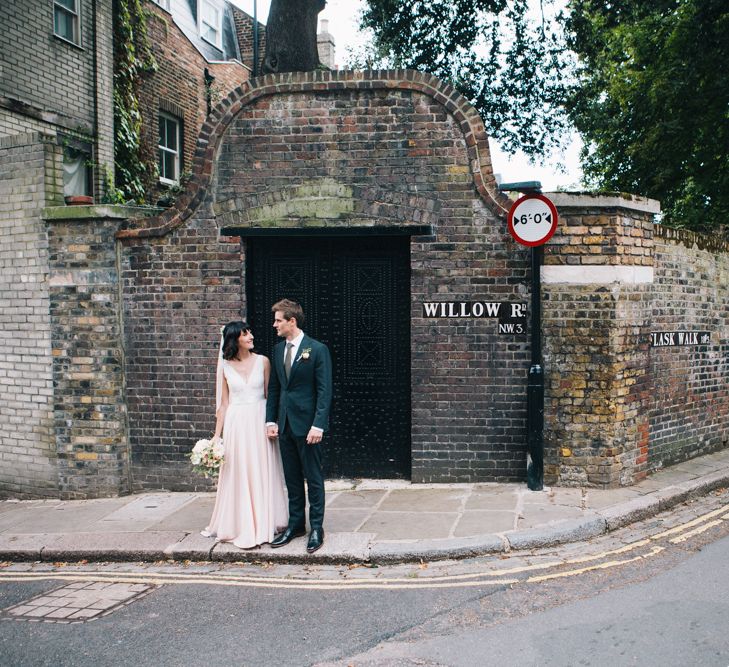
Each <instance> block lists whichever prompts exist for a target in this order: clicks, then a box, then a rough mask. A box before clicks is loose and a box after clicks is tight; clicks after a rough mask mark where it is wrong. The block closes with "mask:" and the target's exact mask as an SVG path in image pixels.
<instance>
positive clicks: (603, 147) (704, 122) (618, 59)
mask: <svg viewBox="0 0 729 667" xmlns="http://www.w3.org/2000/svg"><path fill="white" fill-rule="evenodd" d="M570 9H571V15H570V17H569V18H568V20H567V23H566V25H567V28H568V31H569V35H570V37H569V46H570V47H571V48H572V49H573V50H574V51H575V52H576V53H577V54H578V55H579V56H580V58H581V67H580V71H579V82H580V85H579V86H577V87H576V88H575V89H574V91H573V95H572V98H571V107H572V117H573V119H574V123H575V125H576V127H577V129H578V130H579V131H580V132H581V134H582V136H583V138H584V139H585V144H586V147H585V153H584V156H583V159H584V165H583V166H584V169H585V174H586V176H587V177H588V179H589V180H590V182H591V183H592V184H593V185H596V186H598V187H601V188H606V189H614V190H623V191H627V192H635V193H639V194H643V195H646V196H649V197H653V198H656V199H659V200H661V203H662V208H663V211H664V223H665V224H669V225H673V226H679V227H688V228H691V229H694V230H697V231H708V230H711V229H716V228H717V226H719V225H721V224H726V223H727V221H728V220H729V76H727V73H726V70H725V69H724V68H725V67H726V63H727V62H728V61H729V4H727V2H726V0H621V1H620V2H611V3H606V2H603V1H602V0H573V1H572V2H571V5H570Z"/></svg>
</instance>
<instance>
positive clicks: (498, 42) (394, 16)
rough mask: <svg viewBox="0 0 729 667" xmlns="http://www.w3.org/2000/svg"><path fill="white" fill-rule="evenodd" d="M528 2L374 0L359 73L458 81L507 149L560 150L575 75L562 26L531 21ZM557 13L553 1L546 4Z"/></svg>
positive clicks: (546, 19)
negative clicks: (407, 72) (417, 73)
mask: <svg viewBox="0 0 729 667" xmlns="http://www.w3.org/2000/svg"><path fill="white" fill-rule="evenodd" d="M528 4H529V3H528V0H414V1H413V2H400V1H399V0H367V6H366V8H365V9H364V12H363V14H362V17H361V27H362V28H363V29H365V30H369V31H371V34H372V35H373V44H372V45H371V46H369V47H368V48H367V51H366V52H364V53H362V54H359V55H355V56H354V58H353V59H352V61H351V62H350V65H351V66H354V67H367V68H381V67H407V68H412V69H417V70H421V71H425V72H430V73H432V74H434V75H436V76H437V77H439V78H440V79H443V80H445V81H449V82H451V83H452V84H453V85H454V86H455V87H456V88H457V89H458V90H459V92H461V93H462V94H463V95H464V96H465V97H466V98H468V99H469V100H470V101H471V103H472V104H473V105H474V106H475V107H476V108H477V109H478V111H479V112H480V114H481V116H482V118H483V119H484V123H485V124H486V128H487V130H488V132H489V134H490V135H491V136H492V137H494V138H495V139H497V140H499V142H500V143H501V145H502V146H503V147H504V148H505V149H506V150H508V151H511V152H515V151H516V150H519V149H521V150H523V151H524V152H525V153H527V154H528V155H532V156H534V155H539V154H543V153H545V152H546V151H547V150H548V149H549V148H552V147H554V146H556V145H558V144H559V142H560V140H561V138H562V136H563V134H564V131H565V129H566V128H567V123H568V121H567V118H566V114H565V113H564V110H563V107H562V100H563V99H564V96H565V90H566V79H565V73H566V72H568V70H569V61H568V60H567V58H566V51H565V49H564V41H563V37H562V33H561V29H560V24H559V22H558V21H557V20H556V17H554V16H551V17H550V16H547V15H546V14H543V15H542V16H541V18H540V19H539V20H538V21H534V20H532V19H530V17H529V16H528V11H527V10H528ZM543 4H544V6H545V7H546V8H547V9H552V4H553V3H552V0H543Z"/></svg>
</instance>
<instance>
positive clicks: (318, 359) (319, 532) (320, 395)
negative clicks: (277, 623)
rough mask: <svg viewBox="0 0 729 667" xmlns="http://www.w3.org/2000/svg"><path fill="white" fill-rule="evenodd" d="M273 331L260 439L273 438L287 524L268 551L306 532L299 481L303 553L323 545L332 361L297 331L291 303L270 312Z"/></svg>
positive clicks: (298, 312)
mask: <svg viewBox="0 0 729 667" xmlns="http://www.w3.org/2000/svg"><path fill="white" fill-rule="evenodd" d="M271 311H272V312H273V318H274V319H273V327H274V329H276V333H277V334H278V335H279V337H280V338H283V339H284V340H283V342H281V343H279V344H278V345H276V346H275V347H274V348H273V359H272V365H273V368H272V372H271V379H270V380H269V383H268V399H267V401H266V434H267V435H268V437H269V438H276V437H278V441H279V445H280V447H281V459H282V461H283V469H284V477H285V479H286V489H287V490H288V493H289V525H288V528H286V530H285V531H284V532H283V533H281V534H280V535H277V536H276V537H275V538H274V540H273V542H271V546H272V547H282V546H283V545H284V544H288V543H289V542H291V540H293V539H294V538H295V537H301V536H302V535H304V534H305V533H306V518H305V515H304V509H305V504H306V501H305V495H304V479H306V485H307V488H308V491H309V524H310V525H311V533H310V534H309V542H308V544H307V546H306V550H307V551H308V552H309V553H314V552H315V551H316V550H317V549H319V548H320V547H321V546H322V544H324V530H323V528H322V523H323V521H324V473H323V471H322V459H321V444H320V443H321V440H322V436H323V435H324V431H325V430H326V429H327V428H328V426H329V406H330V405H331V402H332V360H331V357H330V356H329V350H328V349H327V346H326V345H324V343H320V342H319V341H317V340H314V339H313V338H309V337H308V336H307V335H306V334H305V333H304V332H303V331H302V330H301V327H303V326H304V311H303V310H302V308H301V306H300V305H299V304H298V303H296V301H291V300H289V299H283V300H282V301H278V302H277V303H275V304H274V305H273V306H272V307H271Z"/></svg>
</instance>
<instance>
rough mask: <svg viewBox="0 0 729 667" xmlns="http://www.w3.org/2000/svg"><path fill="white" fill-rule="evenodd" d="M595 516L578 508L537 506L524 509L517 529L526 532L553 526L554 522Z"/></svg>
mask: <svg viewBox="0 0 729 667" xmlns="http://www.w3.org/2000/svg"><path fill="white" fill-rule="evenodd" d="M588 512H589V513H590V514H592V515H594V512H590V511H589V510H582V509H579V508H578V507H564V506H561V507H560V506H554V505H536V506H533V507H529V506H526V505H525V507H524V509H523V511H522V514H521V517H520V518H519V523H518V524H517V528H518V529H519V530H526V529H532V528H536V527H537V526H544V525H548V524H551V523H552V522H554V521H562V520H564V519H580V518H582V517H584V516H586V515H587V514H588Z"/></svg>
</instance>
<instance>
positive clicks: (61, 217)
mask: <svg viewBox="0 0 729 667" xmlns="http://www.w3.org/2000/svg"><path fill="white" fill-rule="evenodd" d="M163 210H164V209H161V208H157V207H155V206H120V205H116V204H91V205H90V206H49V207H48V208H44V209H43V213H42V214H41V217H42V218H43V219H44V220H46V221H47V222H66V221H68V220H128V219H129V218H149V217H152V216H155V215H159V214H160V213H161V212H162V211H163Z"/></svg>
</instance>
